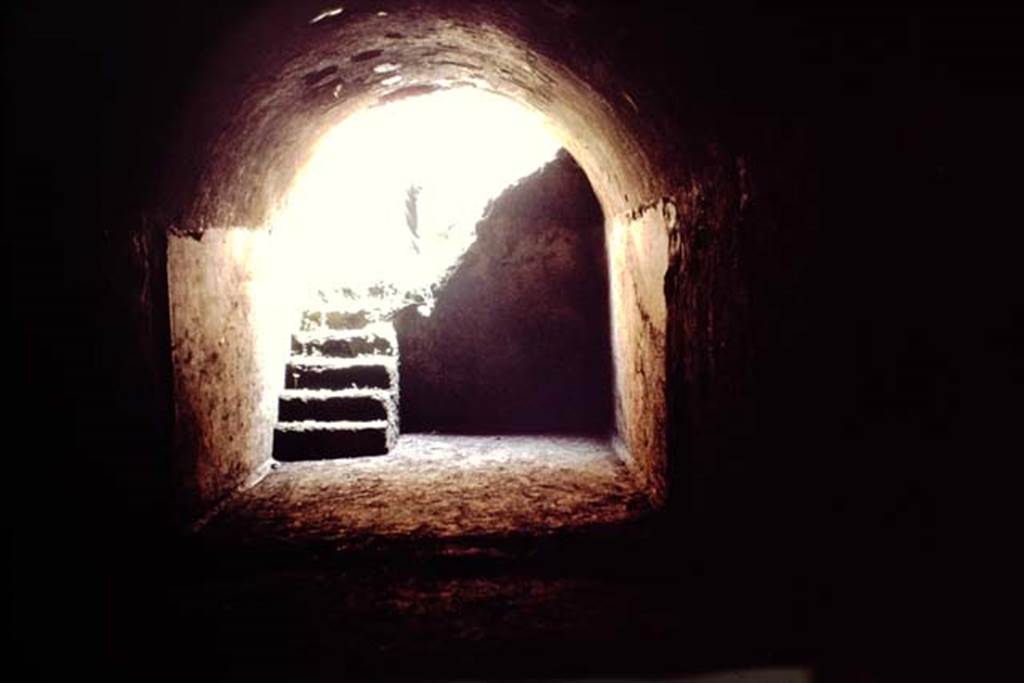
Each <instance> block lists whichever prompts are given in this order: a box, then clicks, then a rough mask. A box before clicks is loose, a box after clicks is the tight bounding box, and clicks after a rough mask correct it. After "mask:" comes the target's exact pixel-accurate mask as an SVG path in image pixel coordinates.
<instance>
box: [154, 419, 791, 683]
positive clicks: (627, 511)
mask: <svg viewBox="0 0 1024 683" xmlns="http://www.w3.org/2000/svg"><path fill="white" fill-rule="evenodd" d="M174 563H175V565H176V566H177V567H179V568H180V569H178V570H175V572H176V575H175V577H174V579H173V581H172V582H171V585H170V586H169V589H170V590H169V593H168V596H169V604H167V605H165V606H164V607H165V609H166V612H154V614H159V613H164V614H166V615H167V617H168V620H167V621H166V622H164V623H163V626H162V627H161V628H165V629H168V630H170V631H172V632H174V633H177V634H178V636H177V638H175V639H173V640H172V641H170V642H174V643H177V645H175V646H173V647H176V648H177V649H176V650H175V651H174V652H172V653H167V652H166V651H161V650H157V651H156V652H153V653H146V654H145V656H146V659H153V658H158V659H159V660H161V661H168V662H172V664H171V666H172V668H174V667H176V668H174V671H179V670H180V672H181V673H182V675H185V674H188V675H194V674H195V672H197V671H198V672H202V673H203V674H204V675H209V676H216V677H217V678H218V679H219V680H245V681H252V680H268V679H274V680H295V681H302V680H351V679H379V678H386V679H393V678H401V679H412V680H422V679H435V680H436V679H441V680H450V679H464V678H467V677H468V678H472V679H495V678H499V679H502V678H510V677H511V678H514V679H523V678H525V679H531V680H532V679H542V678H550V677H552V676H555V677H564V676H569V677H571V678H573V679H578V678H606V677H609V676H613V677H620V678H625V679H629V680H632V679H635V678H636V677H638V676H640V677H650V676H659V675H660V676H665V675H670V679H673V680H675V678H674V676H676V675H678V674H681V673H683V665H682V664H680V662H681V661H684V662H686V670H688V671H691V672H692V671H713V670H716V669H717V668H718V667H719V666H720V665H723V664H727V665H728V666H727V667H726V668H730V669H732V668H735V667H736V666H738V665H743V664H750V665H761V666H763V665H766V664H769V665H779V664H790V663H794V662H798V661H799V656H797V658H796V659H794V658H793V654H792V653H791V652H789V650H788V648H787V647H786V641H787V639H788V637H787V633H788V629H786V628H780V626H783V625H780V624H779V622H778V616H779V611H778V607H777V606H762V608H761V609H760V610H758V612H759V615H760V616H759V617H758V618H755V619H751V616H750V614H744V616H743V617H742V618H737V615H736V613H735V612H734V610H732V609H728V608H725V606H724V603H725V602H726V601H724V600H723V597H724V596H722V595H719V594H716V593H714V592H713V591H708V590H706V589H705V588H703V587H702V586H701V584H700V583H699V582H698V583H697V584H693V583H692V582H691V583H689V584H688V583H686V582H685V581H683V580H682V579H681V573H680V572H681V570H680V568H681V567H685V566H686V564H685V563H682V564H681V562H680V556H679V555H678V548H677V547H676V545H675V544H674V543H673V542H671V540H670V538H669V537H667V536H666V535H665V533H664V530H661V531H659V523H658V515H657V513H653V512H652V511H651V510H650V509H649V506H648V502H647V499H646V498H645V496H644V495H643V493H642V491H641V490H640V488H639V487H638V486H637V483H636V482H635V480H634V479H633V478H632V477H631V475H630V470H629V469H628V468H627V467H626V466H625V465H624V464H623V463H622V461H621V460H620V459H619V458H618V457H617V456H616V455H615V452H614V451H613V450H612V448H611V447H610V445H609V444H608V443H607V442H605V441H602V440H598V439H591V438H575V437H547V436H502V437H498V436H492V437H477V436H435V435H406V436H403V437H402V438H401V440H400V443H399V445H398V447H397V448H396V450H395V451H394V452H392V453H391V454H390V455H388V456H383V457H375V458H359V459H352V460H337V461H327V462H308V463H289V464H279V465H276V466H275V467H274V469H272V470H271V471H270V472H269V474H268V475H267V476H266V477H265V478H264V479H263V480H262V481H260V482H259V483H258V484H257V485H256V486H254V487H252V488H250V489H249V490H247V491H244V492H242V493H240V494H239V495H237V496H236V497H235V498H234V499H232V500H231V501H230V502H229V503H228V504H227V505H225V506H224V507H223V508H222V509H221V510H220V511H219V514H217V515H216V516H214V517H213V518H212V519H211V520H209V522H208V523H207V524H206V525H205V526H204V527H203V528H202V529H201V530H200V531H199V532H198V533H197V534H195V535H194V536H193V537H192V541H191V543H190V544H188V545H187V547H186V548H184V549H183V551H182V552H181V553H179V554H178V555H177V557H176V558H175V560H174ZM735 589H736V590H738V591H739V592H738V593H736V594H735V595H731V596H730V597H729V601H732V600H736V599H739V600H742V599H743V598H742V593H743V590H742V587H741V586H737V587H735ZM732 590H733V589H732V588H731V589H730V591H731V592H732ZM140 611H141V612H146V613H148V612H150V610H149V609H148V608H147V607H146V606H140ZM746 611H747V612H749V605H747V610H746ZM709 615H710V618H709ZM161 619H163V617H161ZM766 633H767V634H769V637H767V638H766V637H764V634H766ZM166 642H168V641H166V640H165V641H162V643H166ZM737 642H739V643H749V642H756V643H758V647H757V649H756V650H753V651H751V650H747V649H746V648H743V649H742V650H741V651H740V652H739V653H737V651H736V645H735V644H736V643H737ZM723 643H724V644H726V647H725V649H724V650H723V647H722V644H723ZM163 646H164V645H163V644H161V645H159V646H158V647H163ZM681 652H682V653H683V654H682V655H681ZM771 680H774V679H771ZM792 680H805V679H792Z"/></svg>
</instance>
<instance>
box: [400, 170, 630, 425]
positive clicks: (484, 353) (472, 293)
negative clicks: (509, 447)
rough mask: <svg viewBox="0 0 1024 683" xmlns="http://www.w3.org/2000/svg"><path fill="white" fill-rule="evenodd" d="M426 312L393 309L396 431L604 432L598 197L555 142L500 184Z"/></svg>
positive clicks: (604, 283) (606, 374)
mask: <svg viewBox="0 0 1024 683" xmlns="http://www.w3.org/2000/svg"><path fill="white" fill-rule="evenodd" d="M477 235H478V237H477V241H476V242H475V243H474V244H473V246H472V247H470V249H469V251H468V252H467V253H466V255H465V257H464V258H463V259H462V260H461V262H460V263H459V265H458V267H457V269H456V270H455V272H454V273H453V274H452V276H451V278H450V279H449V280H448V281H447V282H446V283H445V285H444V286H443V288H442V289H441V291H440V293H439V294H438V297H437V305H436V307H435V309H434V311H433V313H432V314H431V315H430V316H429V317H423V316H421V315H420V314H419V313H417V312H416V309H414V308H410V309H406V310H405V311H403V312H402V313H401V314H400V315H399V317H398V319H397V327H398V343H399V349H400V358H401V392H402V398H401V411H402V430H403V431H405V432H422V431H440V432H523V431H528V432H529V431H539V430H544V431H566V432H605V431H607V430H608V429H609V428H610V419H611V417H610V411H611V391H612V390H611V370H610V367H611V347H610V342H609V319H608V272H607V259H606V256H605V246H604V225H603V217H602V215H601V208H600V207H599V206H598V204H597V198H596V197H595V196H594V192H593V190H592V189H591V188H590V184H589V182H588V181H587V178H586V176H585V175H584V174H583V171H582V170H580V168H579V166H577V165H576V162H575V161H574V160H573V159H572V157H571V156H569V155H568V154H566V153H565V152H561V153H560V154H559V156H558V158H557V159H556V160H555V161H553V162H551V163H550V164H548V165H547V166H545V167H544V168H543V169H541V170H540V171H538V172H537V173H535V174H534V175H532V176H530V177H528V178H525V179H523V180H522V181H520V183H518V184H517V185H515V186H513V187H511V188H509V189H507V190H506V191H505V192H504V193H503V194H502V195H501V196H500V197H498V198H497V199H496V200H495V201H494V202H493V203H492V205H491V207H490V209H489V211H488V213H487V214H486V216H485V218H484V219H483V220H482V221H480V223H479V224H478V225H477Z"/></svg>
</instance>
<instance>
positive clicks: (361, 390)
mask: <svg viewBox="0 0 1024 683" xmlns="http://www.w3.org/2000/svg"><path fill="white" fill-rule="evenodd" d="M397 439H398V342H397V340H396V337H395V328H394V325H392V324H391V323H390V322H385V321H379V320H374V319H373V318H372V317H371V316H370V315H369V314H368V313H366V312H365V311H357V312H340V311H307V312H306V313H305V314H303V319H302V325H301V329H300V331H298V332H296V333H295V334H294V335H292V350H291V357H290V359H289V362H288V366H287V368H286V369H285V390H284V392H283V393H282V394H281V398H280V401H279V403H278V422H277V427H276V429H275V430H274V457H275V458H276V459H277V460H281V461H296V460H326V459H332V458H352V457H360V456H368V455H384V454H385V453H387V452H388V451H390V450H391V448H392V447H394V445H395V442H396V441H397Z"/></svg>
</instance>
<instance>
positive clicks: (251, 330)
mask: <svg viewBox="0 0 1024 683" xmlns="http://www.w3.org/2000/svg"><path fill="white" fill-rule="evenodd" d="M272 251H273V245H272V241H271V239H270V236H269V235H268V233H266V232H256V231H252V230H248V229H245V228H232V229H223V230H210V231H208V232H206V233H205V234H204V235H203V237H202V239H195V238H192V237H178V236H171V237H170V238H169V242H168V245H167V254H168V257H167V271H168V279H169V284H170V287H169V298H170V317H171V348H172V355H173V361H174V368H175V373H174V410H175V448H174V452H175V456H176V464H177V469H178V472H177V477H178V481H179V483H180V486H181V489H182V494H183V498H182V500H181V504H182V508H183V510H182V511H183V513H184V514H185V515H186V516H191V517H193V518H194V517H196V516H198V515H201V514H202V513H204V512H205V511H207V510H209V509H210V508H211V507H212V506H213V505H215V504H216V503H217V502H218V501H220V500H221V499H223V498H224V497H225V496H226V495H227V494H229V493H231V492H232V491H233V490H235V489H236V488H237V487H238V486H240V485H242V484H244V483H245V481H246V480H247V478H249V477H250V476H251V475H252V474H253V472H255V471H256V470H257V469H258V468H259V467H260V465H262V464H263V463H264V462H266V461H267V460H268V459H269V458H270V455H271V450H272V440H273V430H274V424H275V422H276V420H277V397H278V395H279V393H280V391H281V389H282V388H283V386H284V359H285V358H286V356H287V353H288V333H289V331H290V328H289V327H288V326H287V324H282V323H281V311H280V309H278V308H277V306H278V305H279V303H281V302H282V298H281V297H280V296H279V294H278V293H276V292H275V290H274V280H273V278H272V277H271V276H270V275H268V273H272V272H273V271H272V270H271V269H270V268H268V263H269V257H270V256H271V254H272Z"/></svg>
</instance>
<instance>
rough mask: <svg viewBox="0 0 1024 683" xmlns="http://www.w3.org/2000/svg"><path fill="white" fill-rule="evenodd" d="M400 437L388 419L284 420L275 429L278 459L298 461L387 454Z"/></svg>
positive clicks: (275, 451) (275, 453) (275, 448)
mask: <svg viewBox="0 0 1024 683" xmlns="http://www.w3.org/2000/svg"><path fill="white" fill-rule="evenodd" d="M396 439H397V435H396V434H395V431H394V429H392V428H390V427H389V426H388V423H387V422H386V421H384V420H373V421H365V422H315V421H307V422H281V423H278V425H277V428H276V429H275V430H274V458H276V459H277V460H281V461H285V462H294V461H299V460H330V459H334V458H358V457H362V456H367V455H384V454H386V453H387V452H388V451H389V450H391V448H392V447H393V446H394V445H395V440H396Z"/></svg>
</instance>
